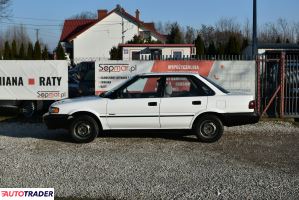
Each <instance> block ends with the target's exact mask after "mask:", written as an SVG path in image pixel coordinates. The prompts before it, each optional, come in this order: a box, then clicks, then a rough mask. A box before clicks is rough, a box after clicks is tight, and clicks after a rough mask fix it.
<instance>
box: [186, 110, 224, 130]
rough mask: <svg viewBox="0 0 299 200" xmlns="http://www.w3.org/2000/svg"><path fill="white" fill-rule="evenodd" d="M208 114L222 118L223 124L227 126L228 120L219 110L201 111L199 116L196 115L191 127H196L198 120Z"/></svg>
mask: <svg viewBox="0 0 299 200" xmlns="http://www.w3.org/2000/svg"><path fill="white" fill-rule="evenodd" d="M206 115H215V116H216V117H218V118H219V119H220V121H221V122H222V124H223V125H224V126H226V121H225V118H224V116H223V114H221V113H218V112H204V113H201V114H199V115H198V116H196V118H195V119H194V120H193V122H192V127H191V128H192V129H194V127H195V125H196V123H197V122H198V120H199V119H201V118H202V117H204V116H206Z"/></svg>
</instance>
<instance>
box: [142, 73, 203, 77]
mask: <svg viewBox="0 0 299 200" xmlns="http://www.w3.org/2000/svg"><path fill="white" fill-rule="evenodd" d="M161 75H198V74H197V73H194V72H149V73H142V74H139V76H161Z"/></svg>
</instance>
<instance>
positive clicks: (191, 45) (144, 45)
mask: <svg viewBox="0 0 299 200" xmlns="http://www.w3.org/2000/svg"><path fill="white" fill-rule="evenodd" d="M119 46H120V47H194V46H195V45H194V44H120V45H119Z"/></svg>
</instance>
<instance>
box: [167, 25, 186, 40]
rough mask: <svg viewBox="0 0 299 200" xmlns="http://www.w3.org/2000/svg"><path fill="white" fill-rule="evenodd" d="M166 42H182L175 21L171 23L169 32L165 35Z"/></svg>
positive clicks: (181, 36) (180, 33) (181, 35)
mask: <svg viewBox="0 0 299 200" xmlns="http://www.w3.org/2000/svg"><path fill="white" fill-rule="evenodd" d="M167 43H168V44H182V43H184V40H183V34H182V32H181V30H180V27H179V25H178V23H177V22H175V23H173V24H172V25H171V30H170V33H169V35H168V37H167Z"/></svg>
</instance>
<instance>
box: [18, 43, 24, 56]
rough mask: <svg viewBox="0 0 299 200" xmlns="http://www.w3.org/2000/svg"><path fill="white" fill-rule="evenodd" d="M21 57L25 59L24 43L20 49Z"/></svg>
mask: <svg viewBox="0 0 299 200" xmlns="http://www.w3.org/2000/svg"><path fill="white" fill-rule="evenodd" d="M19 59H20V60H24V59H25V47H24V44H23V43H22V44H21V47H20V50H19Z"/></svg>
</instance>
